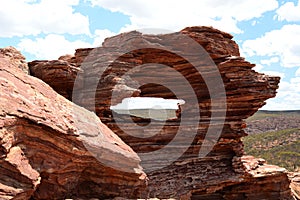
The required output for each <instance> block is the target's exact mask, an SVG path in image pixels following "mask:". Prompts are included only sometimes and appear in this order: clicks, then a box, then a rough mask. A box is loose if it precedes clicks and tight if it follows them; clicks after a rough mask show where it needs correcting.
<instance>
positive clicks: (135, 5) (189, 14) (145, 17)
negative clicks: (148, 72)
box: [89, 0, 278, 33]
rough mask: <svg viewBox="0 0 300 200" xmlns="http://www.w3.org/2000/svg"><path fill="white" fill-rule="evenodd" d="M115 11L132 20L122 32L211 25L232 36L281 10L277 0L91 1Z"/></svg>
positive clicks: (93, 3)
mask: <svg viewBox="0 0 300 200" xmlns="http://www.w3.org/2000/svg"><path fill="white" fill-rule="evenodd" d="M89 1H90V2H91V3H92V5H94V6H96V5H97V6H101V7H104V8H106V9H108V10H110V11H113V12H116V11H118V12H121V13H123V14H125V15H128V16H129V17H130V21H131V24H129V25H127V26H126V27H125V29H123V30H132V29H139V28H164V29H169V30H173V31H174V30H180V29H182V28H184V27H186V26H195V25H209V26H211V25H212V26H215V27H216V28H220V29H222V30H224V31H227V32H231V33H241V32H242V30H240V29H239V28H238V26H237V22H239V21H243V20H250V19H253V18H258V17H260V16H262V14H263V13H264V12H267V11H271V10H274V9H276V8H277V7H278V2H277V1H276V0H264V1H257V2H255V3H253V1H252V0H227V1H221V0H201V1H195V0H143V1H141V0H126V1H124V0H89Z"/></svg>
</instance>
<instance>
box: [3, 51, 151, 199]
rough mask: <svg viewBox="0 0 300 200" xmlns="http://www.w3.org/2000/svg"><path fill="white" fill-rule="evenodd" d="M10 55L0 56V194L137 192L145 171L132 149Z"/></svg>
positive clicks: (51, 195) (59, 196)
mask: <svg viewBox="0 0 300 200" xmlns="http://www.w3.org/2000/svg"><path fill="white" fill-rule="evenodd" d="M11 50H13V51H11ZM2 51H9V52H11V53H12V54H14V52H15V50H14V49H12V48H10V49H2V50H1V51H0V52H2ZM16 55H18V54H16ZM20 58H21V59H20ZM10 59H11V58H10V57H7V56H6V55H4V56H3V54H1V55H0V88H1V93H0V199H12V198H13V199H20V200H21V199H22V200H25V199H29V198H30V197H33V199H64V198H71V197H72V196H75V197H84V198H87V197H93V196H95V195H97V196H98V197H99V198H104V197H115V196H127V195H128V196H129V197H130V196H131V197H135V196H138V195H139V193H138V192H139V191H138V189H139V188H143V187H144V186H145V178H146V176H145V174H144V173H143V171H142V168H141V167H140V165H139V162H140V159H139V157H138V156H137V155H136V153H135V152H133V151H132V149H131V148H130V147H129V146H127V145H126V144H125V143H124V142H123V141H122V140H120V139H119V138H118V137H117V136H116V135H115V134H114V133H113V132H112V131H111V130H110V129H109V128H107V126H105V125H104V124H102V123H101V122H100V120H99V118H98V117H96V115H95V114H93V113H91V112H89V111H87V110H85V109H83V108H81V107H79V106H76V105H75V104H73V103H72V102H70V101H68V100H66V99H65V98H64V97H62V96H60V95H59V94H57V93H56V92H55V91H53V90H52V88H50V87H49V86H48V85H47V84H45V83H44V82H42V81H41V80H39V79H36V78H34V77H31V76H29V75H27V74H25V73H24V72H23V71H21V70H20V69H19V68H20V67H21V68H22V69H23V66H20V65H19V64H18V63H23V61H24V60H22V59H23V58H22V57H18V58H15V57H14V60H13V61H12V60H10ZM75 114H76V115H78V114H79V115H78V116H81V117H79V118H78V117H74V115H75ZM97 140H101V142H98V143H95V142H94V141H97ZM83 143H84V144H83ZM87 148H88V149H89V148H92V149H94V150H95V152H96V151H98V152H99V155H97V156H95V155H92V152H89V151H88V150H87ZM89 150H90V149H89ZM108 163H110V164H108Z"/></svg>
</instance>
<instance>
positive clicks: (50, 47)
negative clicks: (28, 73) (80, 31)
mask: <svg viewBox="0 0 300 200" xmlns="http://www.w3.org/2000/svg"><path fill="white" fill-rule="evenodd" d="M84 47H91V44H89V43H86V42H82V41H80V40H76V41H68V40H66V39H65V37H64V36H62V35H55V34H50V35H47V36H46V37H45V38H36V39H35V40H31V39H22V40H21V42H20V43H19V44H18V49H19V50H21V51H23V52H27V53H30V54H32V55H34V56H35V59H47V60H51V59H57V58H58V57H59V56H61V55H65V54H74V53H75V49H77V48H84Z"/></svg>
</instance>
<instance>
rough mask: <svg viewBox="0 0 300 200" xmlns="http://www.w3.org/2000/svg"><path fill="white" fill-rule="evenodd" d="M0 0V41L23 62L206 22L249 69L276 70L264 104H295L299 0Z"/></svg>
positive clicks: (298, 95)
mask: <svg viewBox="0 0 300 200" xmlns="http://www.w3.org/2000/svg"><path fill="white" fill-rule="evenodd" d="M1 1H2V2H1V7H0V27H1V31H0V47H5V46H15V47H16V48H17V49H19V50H21V51H22V53H23V54H24V55H25V56H26V58H27V60H28V61H30V60H34V59H56V58H58V57H59V56H60V55H64V54H68V53H69V54H72V53H74V50H75V49H76V48H83V47H95V46H100V45H101V43H102V41H103V39H104V38H106V37H109V36H112V35H115V34H118V33H120V32H124V31H130V30H135V29H141V28H158V29H167V30H171V31H179V30H181V29H183V28H184V27H186V26H195V25H209V26H213V27H215V28H218V29H220V30H223V31H226V32H229V33H231V34H232V35H233V36H234V40H235V41H236V42H237V43H238V44H239V46H240V52H241V54H242V56H243V57H246V59H247V60H248V61H251V62H253V63H255V64H257V66H256V67H255V69H256V70H257V71H259V72H263V73H267V74H270V75H278V76H281V78H282V81H281V83H280V89H279V90H278V94H277V97H276V98H274V99H271V100H268V104H267V105H266V106H265V107H264V109H268V110H294V109H300V1H297V0H294V1H292V0H291V1H283V0H264V1H253V0H226V1H224V0H201V1H199V0H184V1H183V0H9V1H4V0H1Z"/></svg>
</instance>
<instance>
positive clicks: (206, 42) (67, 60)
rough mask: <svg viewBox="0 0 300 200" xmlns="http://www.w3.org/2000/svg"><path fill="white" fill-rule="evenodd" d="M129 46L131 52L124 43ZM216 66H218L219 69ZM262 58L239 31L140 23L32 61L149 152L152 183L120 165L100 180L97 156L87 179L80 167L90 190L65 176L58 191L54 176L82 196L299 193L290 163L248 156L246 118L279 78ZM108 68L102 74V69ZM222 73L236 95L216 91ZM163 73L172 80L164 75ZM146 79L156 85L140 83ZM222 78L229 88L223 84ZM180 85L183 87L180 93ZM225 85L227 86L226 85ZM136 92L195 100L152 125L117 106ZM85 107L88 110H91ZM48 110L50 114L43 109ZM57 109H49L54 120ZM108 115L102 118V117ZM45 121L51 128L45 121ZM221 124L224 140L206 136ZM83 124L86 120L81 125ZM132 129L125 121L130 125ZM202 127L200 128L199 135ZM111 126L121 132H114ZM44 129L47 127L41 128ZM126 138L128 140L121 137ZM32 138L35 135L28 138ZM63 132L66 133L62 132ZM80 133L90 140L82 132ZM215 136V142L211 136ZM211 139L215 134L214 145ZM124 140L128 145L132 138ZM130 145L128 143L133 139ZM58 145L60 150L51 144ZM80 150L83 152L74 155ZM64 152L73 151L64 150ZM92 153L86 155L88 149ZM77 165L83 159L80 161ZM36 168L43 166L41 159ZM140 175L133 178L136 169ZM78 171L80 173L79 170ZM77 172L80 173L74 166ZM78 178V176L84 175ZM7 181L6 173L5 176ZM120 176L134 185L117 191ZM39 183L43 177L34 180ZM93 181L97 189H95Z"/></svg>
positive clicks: (34, 68)
mask: <svg viewBox="0 0 300 200" xmlns="http://www.w3.org/2000/svg"><path fill="white" fill-rule="evenodd" d="M187 36H188V38H192V39H193V41H196V42H197V44H200V45H201V46H202V47H203V48H204V49H205V51H206V52H207V54H205V53H204V54H200V56H201V57H199V54H198V52H197V51H196V50H198V48H197V46H193V45H189V44H188V43H189V40H188V39H186V37H187ZM187 44H188V45H187ZM145 47H147V48H145ZM191 48H192V49H191ZM193 48H194V49H193ZM124 50H128V51H125V52H124ZM167 50H169V51H167ZM191 50H192V51H191ZM195 51H196V53H195ZM180 52H181V53H182V52H187V54H184V55H186V56H187V57H182V56H179V55H180ZM187 58H188V60H189V61H190V60H192V61H195V62H196V65H197V67H199V69H200V70H201V72H202V73H201V74H199V73H198V72H197V70H195V68H194V67H195V66H193V65H192V64H191V63H190V62H188V60H187ZM149 63H150V65H149ZM151 63H160V64H163V65H165V66H169V68H172V69H174V70H175V71H176V72H178V73H179V75H180V77H179V78H177V77H176V73H172V72H171V73H170V71H169V68H168V67H166V68H162V67H161V66H157V65H153V64H151ZM143 64H148V65H144V68H138V66H140V65H143ZM213 65H215V66H216V68H211V66H213ZM254 66H255V65H254V64H251V63H249V62H247V61H245V60H244V58H241V57H239V49H238V45H237V44H236V43H235V42H234V41H233V40H232V36H231V35H230V34H227V33H224V32H221V31H218V30H216V29H213V28H209V27H189V28H186V29H184V30H182V31H181V32H180V33H173V34H166V35H144V34H141V33H139V32H130V33H124V34H120V35H118V36H115V37H112V38H108V39H106V40H105V42H104V43H103V47H100V48H97V49H92V48H89V49H78V50H77V51H76V53H75V56H74V57H62V58H60V60H56V61H33V62H30V63H29V67H30V71H31V74H32V75H34V76H36V77H38V78H40V79H42V80H43V81H45V82H46V83H48V84H49V85H50V86H51V87H53V88H54V89H55V90H56V91H57V92H58V93H60V94H61V95H63V96H64V97H66V98H68V99H70V100H71V99H72V97H73V100H74V101H75V102H76V103H77V104H79V105H81V106H83V107H85V108H87V109H88V110H92V111H95V112H96V114H97V115H98V116H99V117H100V119H101V121H102V122H103V123H104V124H106V125H107V126H108V127H109V128H110V129H111V130H112V131H113V132H114V133H116V134H117V135H118V136H119V137H120V138H121V139H122V140H123V141H124V142H125V143H126V144H128V145H129V146H130V147H131V148H132V149H133V150H134V151H135V152H136V153H138V155H139V156H140V158H141V165H142V167H143V168H144V169H145V170H146V173H147V177H148V179H149V180H148V184H147V187H146V188H142V185H143V184H142V183H143V182H142V181H143V180H142V179H141V178H139V177H140V176H141V175H143V173H142V172H136V173H134V172H132V171H131V173H129V172H127V173H124V175H122V176H119V175H118V173H120V174H122V172H120V171H118V170H116V169H114V171H112V173H113V175H111V176H106V175H107V174H106V175H103V176H104V177H106V178H104V179H105V180H107V181H105V182H101V181H100V180H99V179H97V178H96V180H99V181H100V182H97V181H95V180H94V179H93V178H92V175H94V174H95V171H92V170H95V169H94V168H95V167H94V165H96V163H94V165H92V167H91V168H89V169H90V171H89V172H88V174H89V176H87V178H86V174H85V173H83V172H82V171H79V170H77V171H76V173H75V174H77V175H78V174H80V173H81V176H80V177H83V178H84V181H82V180H81V179H79V180H78V184H79V185H80V184H82V185H88V187H90V190H88V189H86V190H85V191H84V192H78V191H80V190H79V189H76V190H74V189H70V190H69V191H68V189H67V188H68V187H67V186H68V184H67V183H66V185H64V183H62V184H61V185H59V184H58V185H55V186H56V187H59V186H61V187H62V188H63V189H61V190H58V189H57V188H56V187H54V185H53V188H52V189H50V191H52V192H53V191H55V192H56V191H57V190H58V191H62V190H63V191H64V192H65V193H68V192H69V193H71V194H72V195H73V197H75V196H76V195H78V196H80V197H83V198H89V197H96V198H97V197H98V198H99V197H100V198H110V197H117V196H122V197H124V198H140V197H143V198H148V197H151V198H153V197H157V198H171V197H173V198H176V199H179V198H181V199H216V200H218V199H220V200H221V199H236V200H240V199H291V198H292V197H291V193H290V192H291V191H290V189H289V179H288V177H287V174H286V171H285V170H284V169H282V168H279V167H276V166H271V165H267V164H265V163H264V161H263V160H260V159H255V158H253V157H245V156H243V144H242V141H241V138H242V137H243V136H246V133H245V132H244V130H243V128H245V122H244V121H243V119H246V118H247V117H249V116H251V115H252V114H253V113H255V112H256V111H257V110H258V109H259V108H260V107H262V106H263V105H264V104H265V100H266V99H268V98H271V97H274V96H275V94H276V89H277V88H278V83H279V78H278V77H270V76H267V75H264V74H260V73H257V72H255V71H253V70H252V68H253V67H254ZM145 70H146V71H145ZM100 75H102V76H101V77H99V76H100ZM177 75H178V74H177ZM218 76H220V77H221V80H222V83H223V84H224V88H223V89H224V92H226V95H225V93H224V95H223V96H222V95H221V94H220V95H218V94H212V93H211V92H210V88H209V86H207V83H218ZM26 77H27V76H26ZM153 77H155V78H153ZM181 77H184V78H185V79H186V80H188V83H189V85H190V86H191V88H192V89H193V91H194V93H191V92H189V91H188V90H186V87H183V85H182V84H181V82H180V80H181V79H180V78H181ZM21 78H23V77H21ZM98 80H99V82H98ZM155 80H161V81H162V82H160V84H158V83H157V82H155ZM151 81H152V83H151ZM210 81H211V82H210ZM143 82H147V83H150V84H144V85H142V84H139V83H143ZM95 83H96V85H95ZM164 85H166V86H169V85H170V86H172V87H173V88H171V89H170V88H168V87H165V86H164ZM213 86H214V87H215V88H221V89H222V85H213ZM93 88H94V89H95V91H93ZM174 91H177V92H178V93H177V94H175V93H174ZM220 91H221V92H222V90H220ZM212 95H213V96H212ZM33 96H34V95H33ZM131 96H140V97H163V98H166V99H168V98H169V99H174V98H182V99H184V100H185V101H186V102H187V103H186V104H184V105H182V113H181V118H180V119H172V120H167V121H166V122H161V121H155V120H152V121H151V126H149V127H147V125H148V124H149V119H143V118H138V117H133V116H128V115H121V114H116V113H113V112H112V111H111V110H110V106H111V105H116V104H118V103H120V102H121V101H122V99H124V98H126V97H131ZM194 98H196V100H197V102H196V104H194V101H193V99H194ZM224 98H225V100H224ZM54 101H55V100H54ZM52 102H53V100H52ZM58 102H64V103H66V102H67V101H65V100H62V98H61V97H60V99H59V101H58ZM224 102H226V105H225V107H224V106H222V105H224ZM69 104H70V103H69ZM215 105H217V106H215ZM50 108H51V107H50ZM195 108H197V109H195ZM52 109H53V110H54V111H52ZM56 110H59V109H57V108H51V109H50V111H49V112H50V113H51V112H54V114H55V111H56ZM62 110H64V109H62ZM82 112H87V111H83V110H82ZM41 114H44V113H37V114H35V115H38V116H39V115H41ZM225 114H226V115H225ZM58 116H60V115H58ZM47 118H48V117H47V116H45V120H46V121H47ZM223 118H224V120H223ZM5 119H6V118H5ZM50 119H51V118H50ZM63 119H65V117H63V116H61V117H60V118H58V120H59V122H60V123H62V125H63V126H64V125H66V124H65V122H64V121H63ZM67 119H68V118H67ZM132 119H133V120H134V122H135V123H133V121H132ZM35 122H36V121H35ZM185 122H187V123H185ZM99 123H100V122H96V125H97V124H99ZM41 124H42V125H41V126H42V127H43V123H41ZM100 124H101V123H100ZM136 124H138V126H137V125H136ZM195 124H196V126H195ZM26 127H27V126H26ZM35 127H37V126H35ZM101 127H104V125H101ZM120 127H121V128H120ZM138 127H140V128H138ZM211 127H212V130H215V132H217V130H218V129H220V130H221V132H220V138H217V140H216V138H214V137H206V136H207V131H208V130H210V128H211ZM73 128H74V129H76V128H78V127H76V125H74V126H73ZM122 128H125V131H124V129H122ZM179 130H181V131H182V132H183V133H184V134H183V135H181V136H180V137H179V138H177V142H176V143H171V141H172V140H173V139H174V138H176V137H177V135H178V131H179ZM43 131H44V130H43ZM194 132H195V133H196V134H195V135H193V134H194ZM149 133H157V134H156V135H155V136H153V137H150V138H149V137H148V138H141V137H140V138H138V137H134V136H133V135H139V136H147V135H148V134H149ZM12 134H15V132H12ZM45 134H46V135H47V134H48V133H47V132H46V133H45ZM57 134H58V133H57ZM91 134H92V133H91ZM109 134H110V135H113V133H112V132H110V131H109ZM212 134H214V132H212ZM25 135H26V134H25ZM60 135H63V136H61V137H62V138H65V137H66V134H64V132H63V134H60ZM191 136H193V137H192V140H191V143H190V144H188V145H189V147H188V148H187V149H185V148H184V145H186V144H185V143H184V142H183V141H185V139H186V138H188V137H191ZM38 137H42V136H41V135H38ZM115 138H116V137H115ZM116 140H118V142H121V141H120V140H119V139H118V138H116ZM24 141H26V140H25V139H24ZM53 141H55V142H56V140H53ZM79 141H82V140H80V139H79ZM207 141H208V143H206V142H207ZM57 142H58V141H57ZM77 142H78V141H77ZM110 142H111V143H113V142H114V141H113V140H108V143H110ZM209 142H212V143H211V144H212V145H210V143H209ZM66 143H67V144H68V145H70V146H72V145H73V144H72V143H70V144H69V143H68V140H66ZM170 143H171V144H172V146H171V145H170ZM64 144H65V143H64ZM67 144H66V145H67ZM52 145H54V146H53V148H52V151H53V152H56V151H55V148H54V147H57V146H58V145H56V144H54V142H52ZM122 146H124V147H126V145H125V144H124V143H122ZM168 146H171V147H170V149H169V150H168V151H166V154H162V155H160V156H159V157H157V156H155V154H152V153H151V152H155V150H160V149H165V148H166V147H168ZM210 146H213V148H212V150H211V151H210V152H209V154H208V155H206V156H205V157H204V156H201V155H200V156H199V153H200V154H201V152H202V151H201V149H203V147H207V148H208V149H209V147H210ZM126 149H127V150H128V148H127V147H126ZM209 150H210V149H209ZM128 151H130V150H128ZM180 151H182V153H180V157H179V158H178V159H176V160H174V162H169V159H170V158H171V157H172V155H173V154H177V153H178V152H180ZM113 152H116V153H117V152H122V149H115V151H113ZM86 153H87V152H86ZM49 154H50V155H55V154H52V153H51V151H50V153H49ZM5 155H6V154H5ZM30 155H32V154H30ZM50 155H49V156H50ZM71 155H72V156H73V154H71ZM110 155H111V157H112V158H113V157H114V156H115V154H110ZM122 155H123V154H122ZM145 155H146V156H145ZM64 156H66V155H65V154H64ZM124 156H125V157H126V156H128V157H129V158H130V159H131V160H128V161H129V163H131V162H133V165H132V166H127V168H131V169H133V168H138V158H137V156H136V155H135V154H133V152H132V151H130V154H128V155H127V154H125V155H124ZM27 157H28V156H27V154H25V158H26V159H28V160H29V161H30V160H31V157H30V156H29V157H28V158H27ZM125 157H122V158H125ZM41 158H43V157H41ZM82 159H83V160H84V158H82ZM90 159H92V158H90ZM50 160H52V163H53V165H55V163H56V162H58V161H57V160H56V159H52V158H51V159H50ZM100 161H101V159H100ZM115 161H116V164H115V166H113V167H117V166H118V164H122V163H123V162H122V161H121V160H117V159H115ZM172 161H173V160H172ZM31 162H33V163H35V160H34V159H33V161H31ZM86 162H87V161H85V162H83V163H86ZM60 164H62V163H61V162H58V164H57V165H58V166H59V165H60ZM71 164H72V166H73V167H74V168H76V166H77V164H78V163H76V162H75V163H70V165H71ZM104 164H105V162H104ZM31 166H32V165H31ZM33 166H35V165H33ZM77 168H81V167H77ZM33 169H35V168H34V167H33ZM99 169H101V170H104V171H105V170H106V169H107V168H105V166H102V168H99ZM35 170H36V171H37V173H36V175H35V176H36V177H38V176H41V175H38V173H40V172H39V171H38V170H37V169H35ZM105 172H107V171H105ZM96 173H97V171H96ZM40 174H41V173H40ZM46 174H47V176H44V177H42V180H44V181H45V182H49V180H50V182H51V181H52V180H53V177H55V178H56V179H59V178H60V177H61V176H62V175H61V174H60V173H56V171H55V172H54V173H50V172H47V173H46ZM115 174H116V175H115ZM130 174H131V179H129V178H128V176H129V175H130ZM103 176H101V175H100V177H98V178H101V177H102V178H103ZM70 177H73V176H71V175H70ZM74 177H76V176H75V175H74ZM74 177H73V179H72V180H73V181H72V183H74V182H76V183H77V180H74ZM0 180H2V179H1V178H0ZM30 180H33V179H30ZM109 180H111V181H112V186H110V185H109V186H105V185H103V183H108V182H109ZM118 181H120V185H119V186H120V188H122V187H126V186H124V183H125V182H126V181H128V182H129V183H128V188H126V189H121V191H119V190H117V186H116V185H114V184H113V183H116V184H117V183H118ZM0 183H1V182H0ZM42 183H43V182H42ZM51 183H52V184H53V183H55V182H51ZM34 184H36V185H38V186H32V185H34ZM36 187H37V188H39V187H41V186H39V183H38V182H34V183H32V184H31V185H30V187H29V188H31V191H30V192H29V193H28V194H32V193H33V194H34V197H36V198H37V199H38V198H39V197H40V196H39V195H41V194H45V193H43V190H42V189H43V188H42V189H40V190H35V189H34V188H36ZM84 188H85V187H84ZM130 188H131V189H130ZM92 189H93V191H91V190H92ZM74 191H76V192H74ZM4 194H5V193H4ZM45 195H46V194H45ZM101 195H102V196H101ZM134 195H135V196H134ZM28 196H29V195H28ZM133 196H134V197H133ZM43 197H45V196H43Z"/></svg>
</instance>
